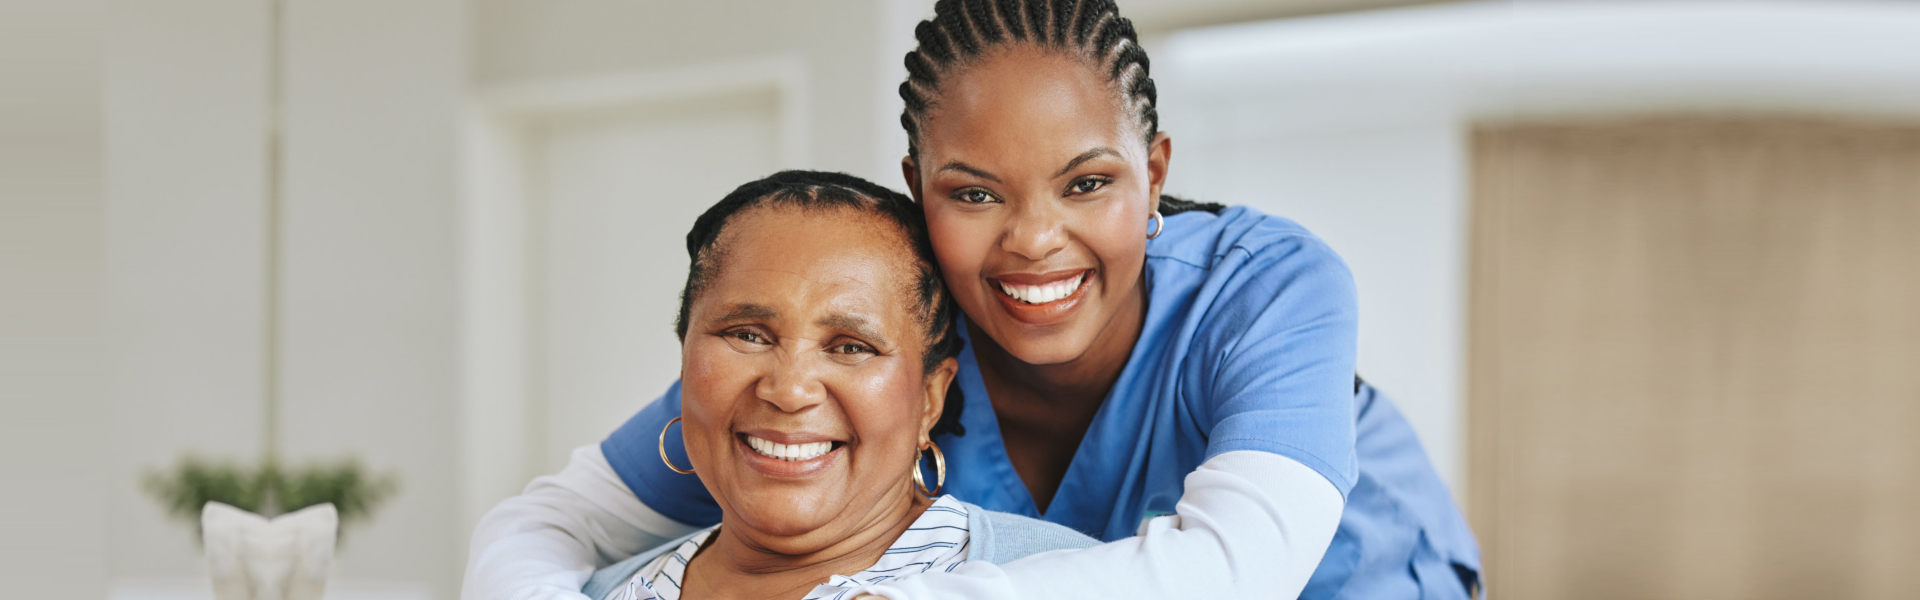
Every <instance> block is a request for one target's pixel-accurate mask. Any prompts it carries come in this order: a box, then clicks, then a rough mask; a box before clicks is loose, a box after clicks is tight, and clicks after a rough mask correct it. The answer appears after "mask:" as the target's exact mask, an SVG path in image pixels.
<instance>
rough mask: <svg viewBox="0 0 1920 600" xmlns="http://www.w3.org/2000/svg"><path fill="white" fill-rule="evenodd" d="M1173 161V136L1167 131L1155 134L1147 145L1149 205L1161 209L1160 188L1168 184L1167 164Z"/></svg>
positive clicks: (1153, 208)
mask: <svg viewBox="0 0 1920 600" xmlns="http://www.w3.org/2000/svg"><path fill="white" fill-rule="evenodd" d="M1170 162H1173V138H1172V137H1171V136H1168V135H1167V132H1165V131H1162V132H1160V133H1156V134H1153V143H1151V144H1148V145H1147V186H1148V190H1147V191H1148V192H1149V193H1150V195H1149V196H1147V198H1148V200H1147V207H1148V208H1150V209H1152V210H1156V211H1157V210H1160V190H1161V188H1164V187H1166V185H1167V165H1168V163H1170Z"/></svg>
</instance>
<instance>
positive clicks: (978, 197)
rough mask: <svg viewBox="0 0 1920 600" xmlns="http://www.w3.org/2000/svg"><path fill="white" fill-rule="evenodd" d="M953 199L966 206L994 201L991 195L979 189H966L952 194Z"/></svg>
mask: <svg viewBox="0 0 1920 600" xmlns="http://www.w3.org/2000/svg"><path fill="white" fill-rule="evenodd" d="M953 199H955V200H959V201H961V202H965V203H967V204H987V203H990V202H993V201H994V198H993V194H989V193H987V191H986V190H983V189H980V188H968V189H964V190H960V191H959V192H956V193H954V195H953Z"/></svg>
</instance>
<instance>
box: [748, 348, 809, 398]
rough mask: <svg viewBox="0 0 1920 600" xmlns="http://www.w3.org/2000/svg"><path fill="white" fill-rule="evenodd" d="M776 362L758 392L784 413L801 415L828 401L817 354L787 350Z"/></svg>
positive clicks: (756, 386) (760, 382) (756, 389)
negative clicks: (817, 361)
mask: <svg viewBox="0 0 1920 600" xmlns="http://www.w3.org/2000/svg"><path fill="white" fill-rule="evenodd" d="M778 354H779V357H778V358H777V359H775V360H774V361H773V365H772V369H773V370H772V371H771V372H769V373H767V374H765V375H763V376H761V377H760V381H759V383H758V384H757V385H755V387H754V393H755V394H756V395H758V396H759V397H760V399H761V400H765V401H767V403H769V404H772V405H774V406H775V407H778V408H779V409H780V410H781V411H782V412H790V413H791V412H800V411H802V410H806V409H807V408H809V407H812V406H814V405H816V404H820V403H822V402H825V401H826V399H827V387H826V386H825V385H823V384H821V383H820V377H819V374H818V373H817V372H816V371H817V366H818V365H817V364H816V360H815V359H814V358H812V355H814V354H817V353H814V352H804V351H802V352H792V351H787V349H785V348H783V349H782V350H781V351H780V352H778Z"/></svg>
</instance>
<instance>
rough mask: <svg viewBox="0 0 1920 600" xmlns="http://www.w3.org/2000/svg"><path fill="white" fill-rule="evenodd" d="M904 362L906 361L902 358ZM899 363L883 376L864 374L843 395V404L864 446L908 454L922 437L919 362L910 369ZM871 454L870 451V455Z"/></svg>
mask: <svg viewBox="0 0 1920 600" xmlns="http://www.w3.org/2000/svg"><path fill="white" fill-rule="evenodd" d="M900 362H901V363H905V362H907V361H904V360H903V361H900ZM904 366H905V365H898V366H894V367H892V368H891V370H892V371H894V372H892V373H888V374H886V375H885V376H881V377H864V378H858V379H863V380H864V382H863V383H861V384H859V385H858V387H855V388H852V389H848V390H847V391H846V392H845V393H843V394H842V395H841V404H842V405H843V407H844V408H845V410H846V415H847V420H848V421H849V422H850V423H851V424H852V425H853V430H854V434H855V435H857V436H859V437H860V441H861V446H862V449H863V450H866V451H869V452H873V451H879V452H878V453H874V454H880V453H893V451H895V450H898V451H899V454H900V455H901V456H906V453H907V452H910V450H906V448H911V447H912V444H913V443H914V442H917V441H918V440H919V439H920V416H921V415H920V413H919V409H920V383H921V382H920V377H918V374H919V365H917V364H916V365H912V367H913V368H912V369H911V371H912V372H911V373H908V372H907V371H908V369H905V368H902V367H904ZM871 455H872V454H870V456H871Z"/></svg>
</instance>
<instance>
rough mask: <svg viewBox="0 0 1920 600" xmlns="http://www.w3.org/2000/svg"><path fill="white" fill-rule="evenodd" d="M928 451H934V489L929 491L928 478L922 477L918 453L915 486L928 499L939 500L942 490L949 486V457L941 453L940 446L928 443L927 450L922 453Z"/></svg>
mask: <svg viewBox="0 0 1920 600" xmlns="http://www.w3.org/2000/svg"><path fill="white" fill-rule="evenodd" d="M927 450H932V451H933V476H934V477H935V479H934V481H933V489H932V490H928V489H927V480H926V478H925V477H921V476H920V455H919V454H918V453H915V454H914V456H913V486H914V487H916V488H919V489H920V493H921V494H924V495H926V497H928V498H938V497H940V488H943V487H946V486H947V457H946V455H944V454H941V453H940V445H939V444H935V443H933V442H927V447H926V449H925V450H921V451H920V452H926V451H927Z"/></svg>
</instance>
